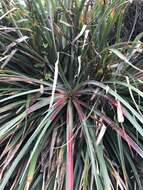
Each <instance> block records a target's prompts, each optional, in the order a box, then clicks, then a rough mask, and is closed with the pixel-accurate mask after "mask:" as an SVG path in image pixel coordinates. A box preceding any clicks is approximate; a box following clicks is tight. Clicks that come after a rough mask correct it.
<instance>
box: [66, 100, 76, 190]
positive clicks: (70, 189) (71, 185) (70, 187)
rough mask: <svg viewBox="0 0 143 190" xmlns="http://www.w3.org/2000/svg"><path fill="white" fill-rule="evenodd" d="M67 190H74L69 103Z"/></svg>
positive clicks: (69, 109)
mask: <svg viewBox="0 0 143 190" xmlns="http://www.w3.org/2000/svg"><path fill="white" fill-rule="evenodd" d="M67 189H68V190H73V189H74V169H73V110H72V104H71V101H69V102H68V108H67Z"/></svg>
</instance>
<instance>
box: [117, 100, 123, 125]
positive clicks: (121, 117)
mask: <svg viewBox="0 0 143 190" xmlns="http://www.w3.org/2000/svg"><path fill="white" fill-rule="evenodd" d="M117 117H118V122H119V123H123V122H124V115H123V110H122V106H121V103H120V101H119V100H117Z"/></svg>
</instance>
